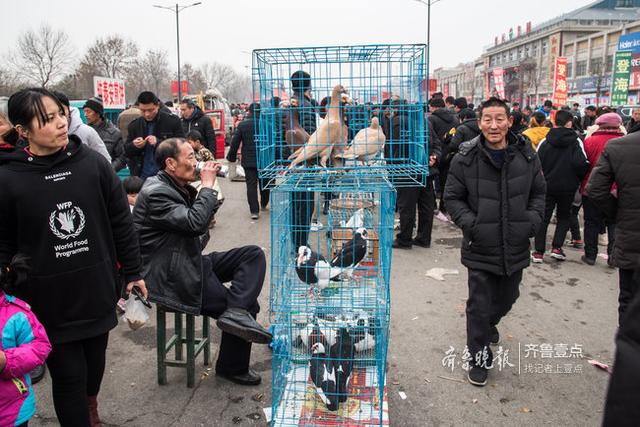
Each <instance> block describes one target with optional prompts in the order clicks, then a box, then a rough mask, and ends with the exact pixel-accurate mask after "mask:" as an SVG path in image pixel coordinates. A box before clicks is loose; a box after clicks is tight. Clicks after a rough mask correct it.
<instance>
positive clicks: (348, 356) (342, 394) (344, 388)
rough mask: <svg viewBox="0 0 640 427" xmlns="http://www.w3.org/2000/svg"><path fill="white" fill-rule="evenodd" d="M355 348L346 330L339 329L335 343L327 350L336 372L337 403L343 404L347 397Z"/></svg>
mask: <svg viewBox="0 0 640 427" xmlns="http://www.w3.org/2000/svg"><path fill="white" fill-rule="evenodd" d="M354 353H355V347H354V345H353V340H352V339H351V335H350V334H349V331H347V328H340V330H339V331H338V334H337V339H336V342H335V343H334V344H333V345H332V346H331V348H330V349H329V354H330V355H331V363H333V367H334V369H335V372H336V392H337V394H338V401H339V402H340V403H342V402H345V401H346V400H347V396H348V389H349V383H350V382H351V372H352V371H353V357H354Z"/></svg>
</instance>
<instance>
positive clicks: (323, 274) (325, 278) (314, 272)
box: [296, 246, 342, 290]
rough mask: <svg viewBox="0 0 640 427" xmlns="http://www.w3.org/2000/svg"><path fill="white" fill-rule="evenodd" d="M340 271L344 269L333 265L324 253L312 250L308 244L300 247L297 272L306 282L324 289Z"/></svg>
mask: <svg viewBox="0 0 640 427" xmlns="http://www.w3.org/2000/svg"><path fill="white" fill-rule="evenodd" d="M340 273H342V270H341V269H340V268H334V267H332V266H331V264H329V263H328V262H327V260H326V258H325V257H324V256H323V255H322V254H319V253H317V252H314V251H312V250H311V248H310V247H308V246H300V247H299V248H298V257H297V259H296V274H297V275H298V278H299V279H300V280H302V281H303V282H305V283H306V284H308V285H314V286H317V287H318V288H319V289H320V290H322V289H325V288H326V287H328V286H329V282H330V281H331V280H335V279H336V278H337V277H338V276H339V275H340Z"/></svg>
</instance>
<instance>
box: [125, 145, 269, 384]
mask: <svg viewBox="0 0 640 427" xmlns="http://www.w3.org/2000/svg"><path fill="white" fill-rule="evenodd" d="M155 155H156V162H157V164H158V165H159V166H160V167H161V168H162V169H161V171H160V172H158V174H157V175H156V176H154V177H152V178H150V179H148V180H147V181H146V182H145V185H144V186H143V187H142V190H141V191H140V193H139V194H138V199H137V201H136V205H135V207H134V209H133V221H134V223H135V225H136V229H137V231H138V236H139V240H140V251H141V254H142V261H143V275H144V277H145V281H148V283H149V300H151V301H153V302H156V303H158V304H161V305H163V306H165V307H168V308H170V309H174V310H178V311H181V312H186V313H190V314H196V315H198V314H203V315H206V316H210V317H213V318H217V319H218V321H217V325H218V327H219V328H220V329H221V330H222V340H221V342H220V351H219V353H218V361H217V363H216V374H217V375H220V376H222V377H225V378H227V379H229V380H231V381H233V382H235V383H238V384H243V385H257V384H259V383H260V381H261V378H260V375H258V374H257V373H256V372H254V371H253V370H252V369H250V368H249V359H250V356H251V343H252V342H255V343H259V344H267V343H269V342H270V341H271V334H270V333H269V332H267V331H266V330H265V329H264V328H263V327H262V326H261V325H260V324H259V323H258V322H256V320H255V319H256V316H257V314H258V311H259V310H260V307H259V305H258V296H259V295H260V291H261V290H262V284H263V282H264V275H265V271H266V261H265V256H264V252H263V251H262V249H260V248H259V247H257V246H243V247H240V248H236V249H231V250H229V251H226V252H211V253H210V254H207V255H202V250H203V249H204V246H205V245H206V243H207V241H208V240H209V229H208V226H209V221H210V220H211V218H212V216H213V215H214V213H215V211H216V210H217V207H218V200H217V192H216V191H215V190H214V189H213V186H214V184H215V180H216V173H217V171H218V169H219V165H217V164H216V163H214V162H207V163H206V164H205V166H204V168H203V169H202V171H201V172H200V182H201V189H200V192H198V193H197V194H196V190H195V189H194V188H193V187H192V186H191V185H189V184H190V183H191V182H194V181H196V180H197V179H198V176H197V173H196V158H195V154H194V152H193V148H192V147H191V145H190V144H189V143H188V142H186V141H185V140H184V139H182V138H170V139H168V140H166V141H164V142H162V143H160V144H159V145H158V147H157V149H156V150H155ZM226 282H230V283H231V286H230V287H229V288H227V287H225V286H224V285H223V283H226Z"/></svg>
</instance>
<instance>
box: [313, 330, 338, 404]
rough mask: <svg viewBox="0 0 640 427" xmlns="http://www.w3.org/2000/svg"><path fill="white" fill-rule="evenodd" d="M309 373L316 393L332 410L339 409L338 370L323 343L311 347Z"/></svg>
mask: <svg viewBox="0 0 640 427" xmlns="http://www.w3.org/2000/svg"><path fill="white" fill-rule="evenodd" d="M309 373H310V375H311V381H313V384H314V385H315V386H316V393H317V394H318V396H319V397H320V400H322V402H323V403H324V404H325V405H326V406H327V409H328V410H330V411H336V410H338V396H337V395H336V391H337V389H336V371H335V368H334V366H333V364H332V363H331V361H330V360H329V357H328V356H327V353H326V350H325V347H324V345H323V344H322V343H320V342H318V343H315V344H314V345H313V347H312V349H311V358H310V359H309Z"/></svg>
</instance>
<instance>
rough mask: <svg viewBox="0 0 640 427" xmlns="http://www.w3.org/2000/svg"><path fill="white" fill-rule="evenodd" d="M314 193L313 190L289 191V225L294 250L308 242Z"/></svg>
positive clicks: (314, 199) (313, 206) (313, 207)
mask: <svg viewBox="0 0 640 427" xmlns="http://www.w3.org/2000/svg"><path fill="white" fill-rule="evenodd" d="M315 201H316V197H315V193H314V192H313V191H293V192H292V193H291V226H292V230H291V233H292V236H291V238H292V240H293V245H294V248H293V249H294V251H295V252H296V253H297V252H298V248H299V247H300V246H307V245H308V244H309V242H308V239H309V228H310V225H311V218H312V217H313V212H314V209H315Z"/></svg>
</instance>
